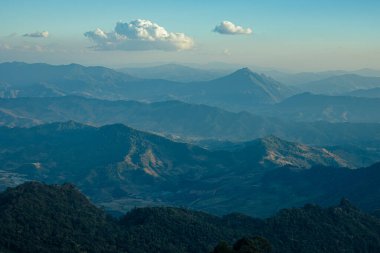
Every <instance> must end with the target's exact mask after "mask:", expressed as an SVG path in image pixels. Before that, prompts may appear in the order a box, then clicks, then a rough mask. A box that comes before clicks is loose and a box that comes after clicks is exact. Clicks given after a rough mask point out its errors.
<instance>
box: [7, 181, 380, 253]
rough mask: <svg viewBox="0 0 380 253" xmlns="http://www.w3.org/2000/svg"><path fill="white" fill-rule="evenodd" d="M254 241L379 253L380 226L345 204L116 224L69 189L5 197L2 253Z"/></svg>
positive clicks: (151, 214)
mask: <svg viewBox="0 0 380 253" xmlns="http://www.w3.org/2000/svg"><path fill="white" fill-rule="evenodd" d="M253 236H260V238H266V239H267V240H268V241H269V243H270V244H271V245H272V246H271V248H272V252H281V253H284V252H285V253H287V252H289V253H290V252H306V253H308V252H318V253H320V252H329V253H330V252H380V220H379V219H377V218H375V217H373V216H370V215H367V214H365V213H363V212H361V211H360V210H358V209H356V208H355V207H353V206H352V205H351V204H350V203H349V202H348V201H347V200H342V201H341V203H340V204H339V205H338V206H335V207H330V208H327V209H324V208H321V207H318V206H315V205H306V206H305V207H303V208H297V209H285V210H282V211H280V212H279V213H278V214H277V215H275V216H273V217H272V218H268V219H265V220H261V219H255V218H251V217H249V216H244V215H241V214H230V215H227V216H223V217H218V216H213V215H209V214H206V213H203V212H196V211H191V210H187V209H181V208H171V207H154V208H141V209H134V210H132V211H131V212H129V213H127V214H126V215H125V216H123V217H121V218H120V219H115V218H111V217H108V216H107V215H106V214H105V213H104V212H103V211H102V210H101V209H99V208H97V207H95V206H94V205H92V204H91V203H90V202H89V201H88V200H87V198H86V197H85V196H84V195H82V194H81V193H80V192H79V191H78V190H77V189H76V188H75V187H74V186H73V185H71V184H64V185H45V184H42V183H38V182H29V183H25V184H23V185H20V186H18V187H16V188H8V189H7V190H6V191H4V192H2V193H0V252H7V253H13V252H14V253H15V252H136V253H143V252H173V253H174V252H176V253H177V252H194V253H195V252H196V253H199V252H211V251H212V250H213V248H214V247H215V245H217V244H218V242H220V241H226V242H227V243H232V242H234V241H236V240H238V239H239V238H242V237H248V238H249V237H251V238H252V237H253ZM263 240H265V239H263ZM252 242H253V243H255V240H252ZM256 242H257V240H256ZM217 252H221V251H217ZM232 252H234V251H232ZM235 252H236V251H235ZM237 252H241V251H237ZM252 252H264V251H252ZM265 252H268V251H265Z"/></svg>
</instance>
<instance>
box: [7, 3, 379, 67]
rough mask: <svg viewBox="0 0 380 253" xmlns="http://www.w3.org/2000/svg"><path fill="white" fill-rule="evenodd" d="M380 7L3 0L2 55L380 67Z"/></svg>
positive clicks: (93, 61)
mask: <svg viewBox="0 0 380 253" xmlns="http://www.w3.org/2000/svg"><path fill="white" fill-rule="evenodd" d="M379 13H380V1H375V0H361V1H357V0H356V1H353V0H345V1H343V0H329V1H326V0H319V1H316V0H314V1H309V0H302V1H301V0H277V1H273V0H267V1H255V0H234V1H231V0H230V1H224V0H219V1H216V0H208V1H206V0H202V1H201V0H192V1H187V0H183V1H175V0H172V1H169V0H163V1H158V0H154V1H153V0H144V1H136V0H134V1H129V0H104V1H96V0H92V1H88V0H65V1H61V0H50V1H48V0H33V1H30V0H1V1H0V62H5V61H25V62H45V63H50V64H68V63H79V64H83V65H103V66H108V67H114V68H121V67H124V66H140V65H155V64H161V63H183V64H189V63H193V64H210V63H211V65H212V63H226V64H233V65H240V66H260V67H267V68H274V69H279V70H288V71H295V72H299V71H321V70H337V69H344V70H354V69H361V68H373V69H380V15H379ZM211 65H208V66H211Z"/></svg>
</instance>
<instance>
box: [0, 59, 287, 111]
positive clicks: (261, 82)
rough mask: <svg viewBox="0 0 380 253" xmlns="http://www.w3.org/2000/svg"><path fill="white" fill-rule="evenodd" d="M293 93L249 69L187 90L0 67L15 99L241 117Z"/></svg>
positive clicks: (1, 87)
mask: <svg viewBox="0 0 380 253" xmlns="http://www.w3.org/2000/svg"><path fill="white" fill-rule="evenodd" d="M291 92H292V91H291V90H290V89H289V88H287V87H286V86H285V85H282V84H280V83H278V82H277V81H275V80H273V79H271V78H268V77H266V76H264V75H258V74H256V73H253V72H252V71H250V70H248V69H241V70H238V71H236V72H234V73H232V74H231V75H229V76H226V77H224V78H219V79H214V80H211V81H207V82H191V83H186V84H185V83H180V82H172V81H167V80H161V79H137V78H133V77H131V76H129V75H127V74H123V73H120V72H116V71H114V70H111V69H107V68H104V67H84V66H81V65H77V64H71V65H61V66H53V65H47V64H26V63H17V62H16V63H2V64H0V95H1V96H2V97H11V98H14V97H35V96H37V97H41V96H62V95H80V96H85V97H92V98H100V99H108V100H118V99H123V100H139V101H145V102H155V101H167V100H180V101H185V102H190V103H200V104H208V105H213V106H220V107H222V108H225V109H228V110H235V111H242V110H247V109H249V108H250V107H254V106H255V105H257V104H266V103H275V102H277V101H279V100H281V99H283V98H285V97H287V96H289V95H291Z"/></svg>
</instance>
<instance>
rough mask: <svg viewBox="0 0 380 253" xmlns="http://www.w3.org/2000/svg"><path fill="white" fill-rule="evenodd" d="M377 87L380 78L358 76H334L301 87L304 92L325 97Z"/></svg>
mask: <svg viewBox="0 0 380 253" xmlns="http://www.w3.org/2000/svg"><path fill="white" fill-rule="evenodd" d="M377 87H380V77H367V76H360V75H356V74H344V75H339V76H332V77H329V78H326V79H322V80H318V81H314V82H310V83H304V84H302V85H301V86H299V88H300V89H302V90H304V91H309V92H313V93H316V94H325V95H339V94H344V93H347V92H351V91H354V90H359V89H371V88H377Z"/></svg>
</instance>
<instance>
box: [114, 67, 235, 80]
mask: <svg viewBox="0 0 380 253" xmlns="http://www.w3.org/2000/svg"><path fill="white" fill-rule="evenodd" d="M118 71H120V72H123V73H127V74H129V75H131V76H136V77H138V78H145V79H164V80H168V81H174V82H199V81H210V80H213V79H216V78H219V77H221V76H223V75H226V74H228V72H229V71H228V70H218V69H215V70H213V69H199V68H193V67H188V66H185V65H180V64H174V63H172V64H163V65H158V66H153V67H140V68H137V67H134V68H133V67H129V68H122V69H118Z"/></svg>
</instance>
